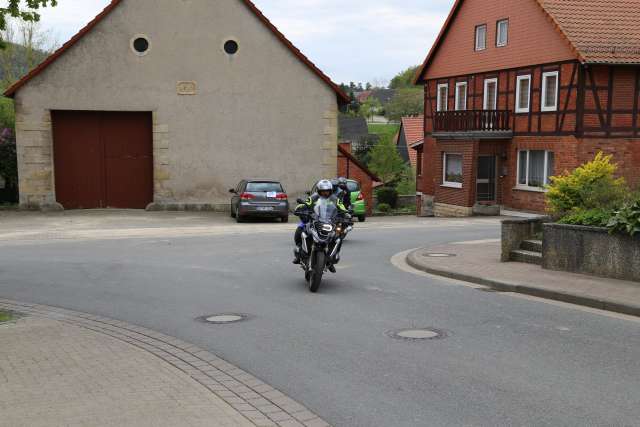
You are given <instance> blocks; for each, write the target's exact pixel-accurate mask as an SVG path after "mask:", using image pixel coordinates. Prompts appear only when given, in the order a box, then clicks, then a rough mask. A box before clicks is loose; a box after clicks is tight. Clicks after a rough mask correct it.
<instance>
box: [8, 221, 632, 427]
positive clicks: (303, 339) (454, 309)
mask: <svg viewBox="0 0 640 427" xmlns="http://www.w3.org/2000/svg"><path fill="white" fill-rule="evenodd" d="M429 224H430V223H429V222H425V221H422V222H418V221H414V220H411V221H409V222H408V223H407V224H404V225H402V223H401V222H394V223H391V224H389V225H386V226H382V225H381V226H380V227H377V226H375V225H373V224H369V223H367V226H366V228H359V229H356V231H355V232H354V233H353V234H352V235H351V236H350V240H349V241H348V242H347V244H346V245H345V247H344V250H343V261H342V264H341V266H340V268H339V270H338V274H336V275H329V276H328V277H327V278H326V281H325V282H324V283H323V286H322V288H321V290H320V293H318V294H315V295H314V294H310V293H309V292H308V290H307V289H306V286H305V282H304V280H303V274H302V271H301V270H298V269H297V267H295V266H293V265H291V232H290V231H288V230H286V229H285V227H284V226H282V225H278V224H271V223H264V224H249V225H247V226H244V225H235V224H234V225H232V224H230V225H229V226H228V228H226V229H225V230H226V231H225V230H223V231H221V232H220V233H217V234H215V235H214V234H206V233H203V235H202V236H193V235H190V236H189V237H175V236H171V235H169V236H167V235H166V234H163V233H157V234H158V235H157V236H154V235H153V234H154V233H153V232H151V233H149V235H147V236H138V237H136V238H126V236H124V237H123V236H121V238H119V239H117V240H105V239H102V238H87V239H78V240H74V239H68V240H48V241H39V240H38V239H34V240H32V241H30V242H27V243H24V242H20V241H4V242H3V241H2V240H1V239H0V297H4V298H11V299H16V300H20V301H28V302H38V303H44V304H49V305H56V306H61V307H65V308H70V309H75V310H79V311H84V312H90V313H93V314H99V315H104V316H109V317H112V318H116V319H121V320H124V321H128V322H131V323H135V324H139V325H142V326H145V327H148V328H151V329H155V330H158V331H160V332H163V333H166V334H169V335H173V336H176V337H179V338H181V339H183V340H186V341H189V342H193V343H194V344H197V345H199V346H202V347H205V348H207V349H209V350H211V351H212V352H215V353H216V354H218V355H219V356H221V357H223V358H225V359H227V360H228V361H230V362H231V363H233V364H235V365H237V366H239V367H240V368H242V369H244V370H247V371H249V372H251V373H253V374H254V375H256V376H258V377H260V378H261V379H263V380H265V381H266V382H267V383H270V384H271V385H273V386H274V387H276V388H278V389H280V390H281V391H283V392H285V393H287V394H289V395H290V396H291V397H293V398H295V399H296V400H298V401H300V402H301V403H303V404H305V405H307V406H308V407H309V408H311V409H312V410H314V411H316V412H317V413H318V414H319V415H320V416H322V417H323V418H324V419H326V420H327V421H329V422H331V423H332V424H334V425H335V426H337V427H357V426H363V427H365V426H366V427H375V426H382V427H390V426H554V427H556V426H638V425H640V323H639V322H637V321H633V320H630V319H625V318H623V317H617V316H613V315H602V314H597V313H592V312H589V311H584V310H580V309H576V308H572V307H567V306H564V305H559V304H550V303H545V302H541V301H536V300H530V299H524V298H516V297H513V296H509V295H503V294H499V293H489V292H481V291H479V290H477V289H473V288H470V287H465V286H460V285H456V284H454V283H452V282H450V281H446V280H444V279H442V280H440V279H436V278H433V277H425V276H421V275H415V274H411V273H408V272H406V271H402V270H400V269H398V268H397V267H396V266H394V265H393V264H392V263H391V262H390V258H391V257H392V256H393V255H394V254H396V253H398V252H401V251H404V250H406V249H410V248H415V247H420V246H425V245H428V244H437V243H445V242H455V241H462V240H481V239H491V238H497V237H498V236H499V225H498V222H497V221H492V220H482V221H479V220H474V221H463V222H461V221H451V222H442V221H440V222H438V223H435V222H434V223H433V224H438V225H437V226H435V225H431V226H430V225H429ZM243 226H244V227H247V228H245V229H244V230H243V232H241V233H237V232H238V231H239V230H240V228H239V227H243ZM292 227H294V226H293V225H290V228H292ZM251 230H256V231H258V232H255V233H254V232H252V231H251ZM445 262H446V261H445ZM214 313H246V314H249V315H250V318H249V320H247V321H244V322H240V323H237V324H232V325H207V324H204V323H201V322H197V321H195V320H194V319H195V318H197V317H199V316H203V315H207V314H214ZM411 327H433V328H439V329H442V330H445V331H447V333H448V337H447V338H445V339H440V340H432V341H421V342H410V341H402V340H397V339H392V338H389V337H388V336H387V335H386V333H387V332H388V331H392V330H397V329H402V328H411Z"/></svg>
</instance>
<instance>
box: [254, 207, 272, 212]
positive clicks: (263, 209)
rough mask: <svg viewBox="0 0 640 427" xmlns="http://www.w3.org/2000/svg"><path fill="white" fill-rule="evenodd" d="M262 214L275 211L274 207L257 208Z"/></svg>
mask: <svg viewBox="0 0 640 427" xmlns="http://www.w3.org/2000/svg"><path fill="white" fill-rule="evenodd" d="M257 210H259V211H260V212H269V211H272V210H273V206H260V207H258V208H257Z"/></svg>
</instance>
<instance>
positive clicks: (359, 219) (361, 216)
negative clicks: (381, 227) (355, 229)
mask: <svg viewBox="0 0 640 427" xmlns="http://www.w3.org/2000/svg"><path fill="white" fill-rule="evenodd" d="M366 220H367V217H366V216H364V215H360V216H359V217H358V221H360V222H365V221H366Z"/></svg>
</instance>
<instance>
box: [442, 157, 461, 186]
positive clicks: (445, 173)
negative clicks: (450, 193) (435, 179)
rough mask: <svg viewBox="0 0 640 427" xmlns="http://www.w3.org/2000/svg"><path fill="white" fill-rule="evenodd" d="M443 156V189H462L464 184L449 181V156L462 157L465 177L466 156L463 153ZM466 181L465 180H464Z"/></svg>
mask: <svg viewBox="0 0 640 427" xmlns="http://www.w3.org/2000/svg"><path fill="white" fill-rule="evenodd" d="M443 154H444V156H442V186H443V187H451V188H462V184H463V183H462V182H451V181H447V157H448V156H460V157H461V158H462V171H463V177H464V156H463V155H462V153H443ZM463 180H464V178H463Z"/></svg>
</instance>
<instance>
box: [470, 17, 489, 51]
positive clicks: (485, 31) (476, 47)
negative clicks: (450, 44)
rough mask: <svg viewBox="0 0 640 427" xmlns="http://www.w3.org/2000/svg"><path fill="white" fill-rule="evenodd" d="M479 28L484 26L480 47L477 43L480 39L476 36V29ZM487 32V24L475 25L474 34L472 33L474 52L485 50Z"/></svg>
mask: <svg viewBox="0 0 640 427" xmlns="http://www.w3.org/2000/svg"><path fill="white" fill-rule="evenodd" d="M480 28H484V40H483V46H482V47H480V46H479V43H478V42H479V41H480V40H481V39H480V37H478V30H479V29H480ZM488 32H489V31H488V28H487V24H480V25H476V28H475V34H474V40H475V43H474V47H475V51H476V52H481V51H483V50H487V34H488Z"/></svg>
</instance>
